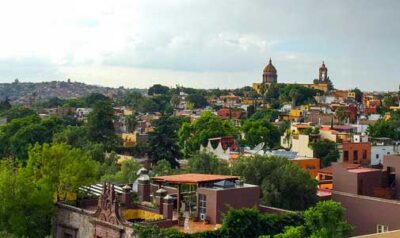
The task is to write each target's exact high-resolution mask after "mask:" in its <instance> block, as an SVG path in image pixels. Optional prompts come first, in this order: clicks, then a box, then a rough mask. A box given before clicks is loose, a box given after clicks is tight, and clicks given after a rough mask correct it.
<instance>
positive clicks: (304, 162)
mask: <svg viewBox="0 0 400 238" xmlns="http://www.w3.org/2000/svg"><path fill="white" fill-rule="evenodd" d="M290 161H291V162H293V163H295V164H297V165H298V166H300V168H302V169H304V170H307V171H308V173H309V174H310V176H311V177H312V178H315V177H317V175H318V171H319V170H320V160H319V159H316V158H299V159H292V160H290Z"/></svg>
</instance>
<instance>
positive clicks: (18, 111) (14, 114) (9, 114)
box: [1, 107, 38, 122]
mask: <svg viewBox="0 0 400 238" xmlns="http://www.w3.org/2000/svg"><path fill="white" fill-rule="evenodd" d="M1 115H2V116H3V117H5V118H7V122H10V121H11V120H13V119H17V118H24V117H28V116H33V115H36V116H38V114H37V113H36V112H35V111H33V110H32V109H29V108H25V107H12V108H11V109H9V110H8V111H5V112H3V113H2V114H1Z"/></svg>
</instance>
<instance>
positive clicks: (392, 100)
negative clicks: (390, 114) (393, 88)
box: [382, 94, 398, 111]
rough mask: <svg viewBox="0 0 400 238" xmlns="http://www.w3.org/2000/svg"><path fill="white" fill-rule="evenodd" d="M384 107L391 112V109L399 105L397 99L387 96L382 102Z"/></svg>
mask: <svg viewBox="0 0 400 238" xmlns="http://www.w3.org/2000/svg"><path fill="white" fill-rule="evenodd" d="M382 105H383V107H384V108H385V109H386V111H389V109H390V107H392V106H397V105H398V103H397V97H396V96H393V95H389V94H387V95H385V97H383V100H382Z"/></svg>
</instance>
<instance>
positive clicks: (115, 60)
mask: <svg viewBox="0 0 400 238" xmlns="http://www.w3.org/2000/svg"><path fill="white" fill-rule="evenodd" d="M99 4H100V5H101V3H99ZM113 4H115V6H116V4H117V3H113ZM124 4H126V6H125V5H124V6H120V7H108V6H100V8H102V9H103V10H102V12H100V13H99V14H98V16H97V17H98V18H96V16H94V17H92V16H84V17H80V18H77V19H68V21H67V23H68V26H70V27H74V25H77V26H76V28H79V30H78V33H79V31H81V32H82V33H85V34H84V36H88V35H87V34H86V33H87V32H92V31H93V34H94V36H96V37H97V38H90V37H89V38H88V39H86V38H84V37H83V36H82V38H79V37H77V36H76V35H74V36H71V38H73V37H74V38H73V39H74V40H71V42H72V43H73V44H66V45H67V47H68V46H69V47H72V48H71V49H69V48H67V50H66V52H67V53H66V54H65V55H64V57H63V60H62V61H61V62H62V63H54V65H49V68H50V71H49V72H48V73H49V74H53V76H56V75H58V73H57V72H56V71H57V70H56V69H57V67H62V66H68V73H69V74H72V75H74V76H75V77H78V78H80V79H81V80H86V81H92V80H93V79H89V78H88V77H90V76H89V75H92V74H89V73H88V74H84V73H83V72H84V68H82V67H83V66H87V67H103V68H104V69H106V68H108V67H111V68H113V69H122V68H126V69H127V70H126V71H124V72H125V73H124V75H125V77H126V76H127V75H126V72H132V73H133V72H135V73H138V72H142V71H140V70H144V71H149V70H154V72H158V73H157V75H158V76H157V77H155V76H154V74H151V75H152V76H151V77H150V76H148V75H149V74H147V73H146V74H140V77H148V78H147V79H148V83H149V85H150V83H154V82H155V81H156V80H157V78H158V79H159V80H160V81H163V82H164V81H165V80H166V79H168V80H173V79H171V75H177V74H178V75H179V78H184V77H185V75H186V76H187V77H188V78H186V79H185V80H183V81H182V82H185V83H186V82H190V78H191V77H193V78H196V79H197V78H201V79H202V81H201V82H202V84H198V82H196V85H199V86H201V87H209V86H210V85H213V86H215V85H216V86H220V87H225V85H232V79H234V81H235V85H238V86H244V85H247V84H248V83H249V82H252V81H257V80H260V72H261V70H262V69H263V67H264V65H265V64H266V62H267V59H268V58H269V57H272V58H273V61H274V64H275V66H276V67H277V69H278V74H279V77H278V80H279V81H281V82H299V83H300V82H311V81H312V79H313V78H315V77H316V73H317V69H318V67H319V64H320V63H321V61H322V60H325V61H326V63H327V65H328V67H329V72H330V76H331V78H332V79H333V81H334V84H335V85H336V86H337V87H341V88H352V87H356V86H358V87H360V88H363V89H367V90H374V89H382V90H395V89H396V88H397V84H398V83H399V80H398V79H397V75H399V73H400V72H399V71H400V70H399V69H400V67H399V64H398V62H399V61H400V47H398V42H400V26H399V24H400V14H398V13H397V12H398V9H400V1H397V0H380V1H374V0H359V1H356V0H353V1H348V0H337V1H329V0H308V1H298V0H285V1H282V0H252V1H244V0H221V1H215V0H202V1H197V0H187V1H181V0H146V1H137V2H136V4H135V5H134V7H132V6H131V5H129V1H127V2H125V3H124ZM110 24H111V25H110ZM82 26H83V27H82ZM104 26H111V27H109V28H105V29H109V31H100V30H98V29H102V28H101V27H104ZM114 28H115V30H114ZM95 33H98V35H96V34H95ZM78 36H79V34H78ZM89 36H90V34H89ZM119 38H121V40H120V39H119ZM115 39H117V40H115ZM97 41H99V42H100V43H98V42H97ZM120 42H124V43H123V44H122V43H121V44H122V45H118V47H111V46H113V45H114V44H115V45H117V44H119V43H120ZM97 43H98V45H96V44H97ZM93 45H96V47H97V48H96V47H94V48H93V49H91V47H92V46H93ZM104 48H107V49H104ZM87 49H89V50H87ZM86 50H87V52H86ZM81 52H85V54H84V57H82V56H81V55H80V54H81ZM92 54H93V55H92ZM0 56H1V55H0ZM3 63H4V64H7V62H5V61H3ZM10 66H11V67H14V66H13V62H12V61H10ZM38 67H39V66H38ZM74 67H75V68H76V69H77V70H76V72H80V74H77V73H76V72H74ZM39 68H41V66H40V67H39ZM78 68H79V70H78ZM129 69H130V70H129ZM18 70H22V71H23V73H22V74H24V75H29V74H30V72H32V70H33V69H32V68H31V69H30V70H31V71H29V70H26V69H24V68H23V67H20V66H16V68H15V70H14V72H15V73H21V72H19V71H18ZM53 70H55V71H54V72H53ZM88 70H89V68H88ZM25 71H26V72H25ZM4 72H6V71H4V70H0V74H1V75H0V77H1V78H4V77H2V76H3V75H4V74H5V75H10V74H9V73H10V72H8V73H4ZM42 72H43V71H42ZM52 72H53V73H52ZM113 72H114V71H113ZM208 73H211V74H212V79H207V75H208V76H209V74H208ZM35 75H37V73H36V74H35V72H34V70H33V73H32V76H31V77H37V76H35ZM146 75H147V76H146ZM196 75H197V76H196ZM204 75H206V76H204ZM218 75H220V79H219V80H216V79H217V78H218ZM53 76H51V77H53ZM61 76H63V74H61ZM7 77H8V76H7ZM7 77H5V78H7ZM15 77H16V76H13V77H12V78H15ZM28 77H29V76H28ZM115 77H117V76H115ZM240 77H243V78H240ZM131 78H132V79H130V80H129V81H127V82H126V85H128V86H130V85H135V78H136V77H135V75H132V77H131ZM121 80H122V79H119V80H117V81H118V82H122V83H123V81H121ZM193 80H195V79H193ZM216 81H217V84H216ZM377 81H379V82H380V83H379V85H377V84H376V82H377ZM132 82H133V83H132ZM136 82H137V81H136ZM176 82H178V81H176ZM241 82H242V83H241ZM138 83H142V82H138ZM171 84H172V85H174V84H175V82H171ZM116 86H117V85H116ZM188 86H190V83H189V85H188Z"/></svg>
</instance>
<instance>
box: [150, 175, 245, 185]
mask: <svg viewBox="0 0 400 238" xmlns="http://www.w3.org/2000/svg"><path fill="white" fill-rule="evenodd" d="M239 178H240V177H239V176H228V175H217V174H177V175H167V176H158V177H154V178H152V179H153V181H155V182H164V183H173V184H197V183H207V182H218V181H222V180H236V179H239Z"/></svg>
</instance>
